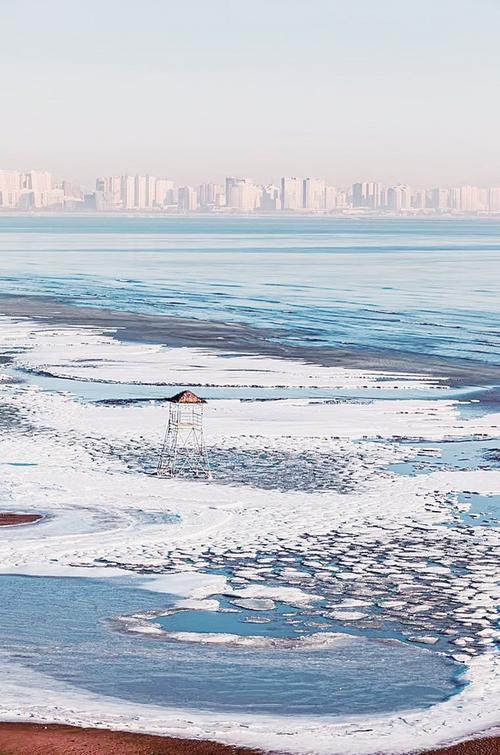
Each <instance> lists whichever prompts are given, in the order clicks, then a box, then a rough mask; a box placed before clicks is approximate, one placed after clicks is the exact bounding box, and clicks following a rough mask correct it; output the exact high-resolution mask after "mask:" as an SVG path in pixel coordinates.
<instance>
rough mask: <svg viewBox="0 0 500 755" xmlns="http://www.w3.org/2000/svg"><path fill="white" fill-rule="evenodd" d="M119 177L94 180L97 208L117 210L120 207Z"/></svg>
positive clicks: (120, 183) (120, 186) (120, 182)
mask: <svg viewBox="0 0 500 755" xmlns="http://www.w3.org/2000/svg"><path fill="white" fill-rule="evenodd" d="M121 188H122V179H121V176H105V177H100V178H97V179H96V182H95V189H96V201H97V208H98V209H102V210H109V211H111V212H112V211H113V210H119V209H120V208H121V206H122V196H121Z"/></svg>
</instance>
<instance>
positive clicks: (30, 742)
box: [0, 723, 255, 755]
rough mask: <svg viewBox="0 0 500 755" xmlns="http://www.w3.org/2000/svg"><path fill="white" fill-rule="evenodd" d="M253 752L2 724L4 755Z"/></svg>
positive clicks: (126, 735) (187, 741) (145, 737)
mask: <svg viewBox="0 0 500 755" xmlns="http://www.w3.org/2000/svg"><path fill="white" fill-rule="evenodd" d="M253 752H255V751H253V750H248V749H245V748H243V747H228V746H226V745H221V744H217V743H216V742H206V741H204V740H190V739H172V738H170V737H153V736H150V735H147V734H130V733H126V732H120V731H107V730H104V729H79V728H75V727H72V726H59V725H50V726H42V725H40V724H9V723H1V724H0V755H251V753H253Z"/></svg>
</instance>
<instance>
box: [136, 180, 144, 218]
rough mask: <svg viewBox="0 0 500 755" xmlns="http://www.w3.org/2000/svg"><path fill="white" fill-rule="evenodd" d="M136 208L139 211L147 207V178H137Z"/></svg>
mask: <svg viewBox="0 0 500 755" xmlns="http://www.w3.org/2000/svg"><path fill="white" fill-rule="evenodd" d="M135 207H136V208H137V209H138V210H144V208H145V207H146V176H136V177H135Z"/></svg>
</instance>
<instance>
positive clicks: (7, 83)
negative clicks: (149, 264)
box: [0, 0, 500, 185]
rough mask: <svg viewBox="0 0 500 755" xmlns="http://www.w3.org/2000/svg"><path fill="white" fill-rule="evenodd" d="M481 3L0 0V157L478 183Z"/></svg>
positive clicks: (487, 48) (484, 34)
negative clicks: (1, 0) (0, 73)
mask: <svg viewBox="0 0 500 755" xmlns="http://www.w3.org/2000/svg"><path fill="white" fill-rule="evenodd" d="M499 20H500V6H499V5H498V3H494V2H492V1H491V0H477V2H475V3H471V2H469V0H440V2H439V3H436V2H433V1H432V0H420V2H419V3H416V2H407V3H401V2H395V0H380V2H377V3H373V2H372V0H358V2H356V3H346V2H340V0H313V2H312V3H307V4H306V3H304V2H303V0H273V2H272V3H269V2H265V0H254V2H253V3H252V4H242V3H231V2H229V0H213V2H211V3H204V2H202V0H186V2H184V3H182V4H180V3H177V2H174V1H173V0H165V2H158V0H146V2H145V3H144V4H142V5H141V6H138V5H137V3H134V2H133V0H121V2H119V1H118V0H108V2H106V3H98V2H97V0H88V1H87V2H86V3H85V4H83V5H78V6H72V5H68V4H67V3H65V2H64V1H63V0H46V2H44V3H39V2H36V1H35V0H18V1H17V2H16V3H10V4H7V3H5V4H4V7H3V8H2V11H1V21H2V32H3V33H2V45H1V46H0V60H1V61H2V66H3V67H2V70H4V72H5V75H4V77H3V86H2V98H1V107H2V112H3V116H4V117H3V118H1V119H0V164H1V165H4V166H6V167H10V168H16V167H17V166H18V165H21V164H22V163H24V162H25V161H26V163H27V164H28V165H27V166H26V167H28V166H29V165H38V166H43V165H50V166H51V167H52V169H53V171H54V172H55V173H56V174H58V175H69V174H70V173H71V171H72V170H74V177H75V178H77V179H78V181H80V182H83V183H87V184H90V182H91V180H92V179H93V178H94V177H95V176H96V175H97V174H98V173H100V172H101V171H103V172H104V173H105V174H108V175H118V174H121V173H123V172H126V171H128V172H129V173H130V174H133V175H135V174H137V173H142V172H144V173H148V172H150V173H153V172H156V173H158V174H161V175H166V174H168V175H170V176H172V177H173V178H174V179H175V180H176V181H177V182H180V181H181V180H182V181H183V182H185V183H187V184H188V185H192V184H199V183H201V182H203V181H204V180H206V179H207V177H209V176H214V177H216V178H217V180H218V181H223V180H224V177H225V175H226V173H228V174H230V175H237V176H239V175H241V176H247V175H259V176H263V177H264V181H267V182H269V181H270V180H271V178H272V176H282V175H285V174H287V173H288V172H291V175H322V176H324V177H325V179H326V180H327V182H329V183H332V184H334V183H336V184H340V185H347V184H349V183H351V182H352V181H353V180H355V179H356V177H358V176H359V177H361V176H364V175H367V176H374V177H378V178H379V180H380V181H382V182H384V183H387V184H396V183H397V182H398V181H399V180H400V177H401V176H404V180H405V181H407V182H409V183H410V184H412V185H429V184H437V183H439V182H441V183H444V184H446V185H459V184H464V183H466V182H470V183H472V184H473V185H493V184H494V183H495V182H496V172H497V168H498V165H499V163H500V140H499V139H498V132H499V127H500V104H499V103H498V98H496V97H495V92H496V89H497V82H496V77H497V74H496V72H497V71H498V70H499V68H500V48H499V46H498V44H497V28H498V21H499Z"/></svg>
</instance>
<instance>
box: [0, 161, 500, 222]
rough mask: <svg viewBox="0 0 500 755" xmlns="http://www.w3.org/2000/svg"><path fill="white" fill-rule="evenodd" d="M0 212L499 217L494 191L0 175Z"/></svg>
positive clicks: (299, 181)
mask: <svg viewBox="0 0 500 755" xmlns="http://www.w3.org/2000/svg"><path fill="white" fill-rule="evenodd" d="M0 210H1V211H8V210H12V211H20V212H23V211H25V212H32V211H36V210H70V211H78V210H86V211H95V212H134V211H149V212H164V213H181V214H188V213H193V212H200V211H201V212H216V213H228V212H240V213H244V214H249V213H254V212H264V213H266V212H267V213H270V212H271V213H272V212H296V213H297V212H298V213H316V214H346V213H352V212H358V213H384V214H387V213H389V214H402V215H404V214H406V215H412V214H425V213H441V214H447V213H452V214H453V213H455V214H499V213H500V185H499V186H489V187H481V186H473V185H471V184H465V185H460V186H443V185H438V186H430V187H415V186H410V185H409V184H408V183H398V184H392V185H386V184H384V183H382V182H379V181H356V182H354V183H353V184H351V185H350V186H348V187H346V186H333V185H331V184H329V183H328V182H327V181H326V180H325V179H324V178H317V177H311V176H305V177H303V176H281V177H280V178H279V179H278V180H276V181H274V182H269V183H260V182H257V181H255V180H254V179H253V178H249V177H242V176H227V177H226V178H225V181H224V182H217V181H208V182H203V183H201V184H198V185H189V184H182V183H181V184H180V185H179V184H177V183H176V182H175V181H174V180H172V179H171V178H167V177H162V176H153V175H149V174H137V175H130V174H123V175H115V176H99V177H97V178H96V179H95V187H94V188H93V189H92V190H89V189H88V188H86V187H84V186H83V185H81V184H79V183H78V182H75V181H69V180H65V179H64V180H57V179H56V178H55V177H54V176H53V175H52V173H50V172H49V171H36V170H30V171H16V170H9V169H0Z"/></svg>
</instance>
